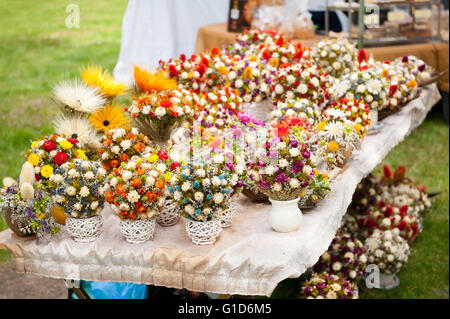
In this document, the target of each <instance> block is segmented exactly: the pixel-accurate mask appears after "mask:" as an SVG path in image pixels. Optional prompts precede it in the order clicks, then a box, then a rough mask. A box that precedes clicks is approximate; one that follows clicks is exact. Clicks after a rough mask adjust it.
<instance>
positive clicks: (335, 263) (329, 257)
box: [314, 231, 367, 282]
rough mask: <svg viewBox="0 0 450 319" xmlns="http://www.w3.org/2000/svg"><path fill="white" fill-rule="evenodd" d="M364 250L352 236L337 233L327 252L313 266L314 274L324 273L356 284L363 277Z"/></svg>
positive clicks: (365, 260) (364, 267) (365, 257)
mask: <svg viewBox="0 0 450 319" xmlns="http://www.w3.org/2000/svg"><path fill="white" fill-rule="evenodd" d="M366 263H367V256H366V249H365V248H364V246H363V244H362V242H361V241H359V240H358V239H357V238H356V236H355V235H354V234H351V233H342V232H339V231H338V232H337V234H336V236H335V238H334V239H333V241H332V242H331V244H330V246H329V247H328V250H327V251H326V252H324V253H323V254H322V256H321V257H320V259H319V261H318V262H317V263H316V264H315V265H314V271H315V272H319V273H320V272H326V273H329V274H333V275H337V276H339V277H340V278H345V279H346V280H348V281H349V282H356V281H357V280H359V279H361V278H362V276H363V275H364V272H365V269H366Z"/></svg>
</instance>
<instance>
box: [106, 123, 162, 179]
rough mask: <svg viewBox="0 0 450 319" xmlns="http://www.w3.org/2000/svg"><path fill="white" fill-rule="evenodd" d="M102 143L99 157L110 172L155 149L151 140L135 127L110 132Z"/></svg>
mask: <svg viewBox="0 0 450 319" xmlns="http://www.w3.org/2000/svg"><path fill="white" fill-rule="evenodd" d="M101 142H102V147H101V148H100V149H99V150H98V155H99V157H100V161H101V163H102V164H103V167H104V168H105V169H106V170H108V172H111V171H112V170H113V169H115V168H117V167H119V166H120V165H121V163H123V162H128V161H129V160H130V159H132V158H133V157H135V156H136V157H140V156H141V155H142V154H145V153H148V152H150V151H151V150H152V148H153V145H152V144H151V141H150V139H149V138H148V137H147V136H146V135H144V134H142V133H140V132H139V130H138V129H137V128H135V127H134V128H131V129H123V128H117V129H113V130H110V131H108V132H106V133H105V134H104V135H103V137H102V141H101Z"/></svg>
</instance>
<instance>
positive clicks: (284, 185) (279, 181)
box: [249, 135, 315, 201]
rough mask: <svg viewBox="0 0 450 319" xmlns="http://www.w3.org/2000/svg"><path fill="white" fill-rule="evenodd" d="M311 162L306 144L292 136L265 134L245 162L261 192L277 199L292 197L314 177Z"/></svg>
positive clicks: (285, 199) (297, 194) (284, 199)
mask: <svg viewBox="0 0 450 319" xmlns="http://www.w3.org/2000/svg"><path fill="white" fill-rule="evenodd" d="M314 166H315V164H314V162H313V161H312V160H311V153H310V151H309V150H308V149H307V146H306V144H304V143H301V142H300V141H298V140H297V139H296V138H295V137H294V136H290V135H286V136H283V137H271V136H268V137H267V140H266V144H265V147H263V148H259V149H258V150H257V151H256V160H255V161H251V162H250V163H249V170H250V171H249V176H250V178H251V179H252V180H253V181H255V183H256V185H257V186H258V189H259V190H260V192H261V193H263V194H265V195H267V196H268V197H269V198H271V199H274V200H280V201H287V200H294V199H296V198H298V197H299V196H300V194H301V193H302V192H303V191H304V190H305V188H307V187H308V185H309V184H310V182H311V181H312V180H313V179H314V174H315V171H314Z"/></svg>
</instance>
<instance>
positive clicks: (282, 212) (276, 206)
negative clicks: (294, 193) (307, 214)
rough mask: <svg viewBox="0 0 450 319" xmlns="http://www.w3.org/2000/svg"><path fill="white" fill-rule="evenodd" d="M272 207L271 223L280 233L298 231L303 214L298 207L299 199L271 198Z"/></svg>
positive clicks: (270, 213)
mask: <svg viewBox="0 0 450 319" xmlns="http://www.w3.org/2000/svg"><path fill="white" fill-rule="evenodd" d="M269 200H270V202H271V203H272V208H271V209H270V211H269V225H270V226H271V227H272V228H273V230H275V231H277V232H280V233H289V232H293V231H296V230H298V229H299V228H300V225H301V224H302V219H303V215H302V212H301V210H300V208H298V201H299V199H298V198H297V199H294V200H283V201H281V200H274V199H270V198H269Z"/></svg>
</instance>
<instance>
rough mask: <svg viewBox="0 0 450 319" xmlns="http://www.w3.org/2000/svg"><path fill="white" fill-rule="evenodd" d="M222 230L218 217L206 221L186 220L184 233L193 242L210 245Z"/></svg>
mask: <svg viewBox="0 0 450 319" xmlns="http://www.w3.org/2000/svg"><path fill="white" fill-rule="evenodd" d="M221 231H222V226H221V225H220V221H219V220H218V219H214V220H211V221H207V222H197V221H194V220H187V221H186V233H187V235H188V236H189V238H190V239H191V240H192V242H193V243H194V244H197V245H210V244H214V243H215V242H216V239H217V237H218V236H219V235H220V233H221Z"/></svg>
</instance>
